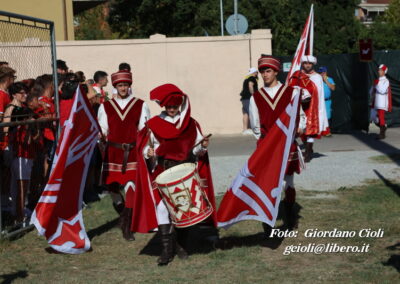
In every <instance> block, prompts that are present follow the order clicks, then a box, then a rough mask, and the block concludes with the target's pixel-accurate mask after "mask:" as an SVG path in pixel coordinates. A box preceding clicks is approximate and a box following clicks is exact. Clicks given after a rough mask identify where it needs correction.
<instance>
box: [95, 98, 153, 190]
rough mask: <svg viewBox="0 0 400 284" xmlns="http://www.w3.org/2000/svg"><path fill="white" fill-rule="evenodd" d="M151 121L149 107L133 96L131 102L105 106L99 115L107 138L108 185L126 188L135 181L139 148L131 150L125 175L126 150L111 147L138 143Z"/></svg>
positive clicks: (105, 178) (118, 100)
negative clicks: (122, 185)
mask: <svg viewBox="0 0 400 284" xmlns="http://www.w3.org/2000/svg"><path fill="white" fill-rule="evenodd" d="M149 117H150V111H149V108H148V106H147V104H146V103H145V102H144V101H142V100H141V99H138V98H135V97H134V96H133V95H130V96H128V97H127V98H124V99H122V98H114V99H112V100H109V101H107V102H105V103H104V104H102V105H101V106H100V108H99V112H98V120H99V124H100V127H101V130H102V133H103V135H104V136H105V137H106V139H107V142H108V144H107V147H106V150H105V155H104V161H103V181H104V183H105V184H111V183H113V182H117V183H119V184H126V183H127V182H128V181H135V179H136V167H137V163H136V162H137V158H136V151H135V146H133V148H132V149H131V150H130V152H129V156H128V160H127V165H126V171H125V173H123V172H122V168H123V161H124V150H123V149H120V148H118V147H114V146H112V144H111V143H117V144H123V143H125V144H130V145H134V144H135V143H136V138H137V133H138V131H139V130H141V129H142V128H143V127H144V125H145V123H146V120H147V119H149Z"/></svg>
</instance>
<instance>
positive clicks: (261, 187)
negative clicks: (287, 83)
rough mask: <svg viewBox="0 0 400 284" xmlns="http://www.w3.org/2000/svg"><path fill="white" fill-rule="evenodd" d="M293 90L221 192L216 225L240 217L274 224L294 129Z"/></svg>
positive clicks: (225, 224)
mask: <svg viewBox="0 0 400 284" xmlns="http://www.w3.org/2000/svg"><path fill="white" fill-rule="evenodd" d="M296 93H297V94H296V95H295V96H294V97H293V98H292V101H291V103H290V104H288V106H287V107H286V109H285V111H284V112H282V114H281V115H280V116H279V118H278V119H277V121H276V122H275V124H274V125H273V127H272V128H271V129H270V131H268V133H267V135H266V136H265V138H264V139H263V140H262V141H261V142H260V144H259V145H258V146H257V149H256V150H255V151H254V153H253V154H252V155H251V156H250V158H249V160H248V161H247V163H246V165H245V166H244V167H243V168H242V169H241V170H240V172H239V174H238V175H237V176H236V178H235V179H234V181H233V182H232V185H231V188H230V189H228V191H227V192H226V193H225V196H224V198H223V199H222V202H221V205H220V207H219V209H218V227H223V228H228V227H229V226H231V225H233V224H235V223H237V222H240V221H244V220H257V221H260V222H263V223H267V224H268V225H270V226H272V227H273V226H274V225H275V222H276V218H277V216H278V208H279V202H280V199H281V193H282V188H283V179H284V177H285V172H286V167H287V163H288V158H289V152H290V146H291V145H292V143H293V140H294V132H295V130H296V129H295V125H296V117H297V112H298V109H299V108H298V106H299V97H300V96H299V92H296Z"/></svg>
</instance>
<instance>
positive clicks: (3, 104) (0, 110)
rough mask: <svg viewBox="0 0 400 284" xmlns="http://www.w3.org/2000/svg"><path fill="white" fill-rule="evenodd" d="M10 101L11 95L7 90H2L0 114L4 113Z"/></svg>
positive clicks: (0, 91)
mask: <svg viewBox="0 0 400 284" xmlns="http://www.w3.org/2000/svg"><path fill="white" fill-rule="evenodd" d="M10 102H11V100H10V95H9V94H8V93H7V92H5V91H3V90H0V114H4V110H5V108H6V106H7V105H8V104H9V103H10Z"/></svg>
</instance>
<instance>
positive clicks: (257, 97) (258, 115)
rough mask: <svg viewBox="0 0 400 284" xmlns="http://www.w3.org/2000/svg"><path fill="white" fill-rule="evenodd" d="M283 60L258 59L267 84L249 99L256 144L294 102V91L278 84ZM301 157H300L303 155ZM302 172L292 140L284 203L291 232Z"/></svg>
mask: <svg viewBox="0 0 400 284" xmlns="http://www.w3.org/2000/svg"><path fill="white" fill-rule="evenodd" d="M280 65H281V64H280V61H279V60H278V59H277V58H274V57H272V56H268V55H262V56H261V58H260V59H259V60H258V70H259V72H260V74H261V77H262V79H263V81H264V87H262V88H261V89H259V90H258V91H257V92H255V93H254V94H253V96H252V97H251V99H250V124H251V127H252V129H253V132H254V135H255V136H256V138H257V139H258V142H257V145H260V143H261V141H262V140H263V139H265V137H266V135H267V133H268V131H269V130H270V129H271V127H273V125H274V124H275V122H276V120H277V119H278V118H279V116H280V115H281V113H282V112H284V111H285V109H286V107H287V105H288V104H289V103H290V102H291V100H292V97H293V94H294V93H295V89H294V88H292V87H288V86H286V85H283V84H282V83H281V82H279V81H278V79H277V75H278V72H279V71H280ZM300 155H301V154H300ZM294 173H298V174H299V173H300V163H299V155H298V151H297V143H296V141H293V143H292V144H291V146H290V153H289V157H288V165H287V167H286V172H285V177H284V180H285V186H284V189H285V199H284V200H283V202H284V204H285V212H286V221H287V226H288V228H289V229H293V228H295V227H296V218H295V214H294V212H293V205H294V203H295V199H296V191H295V188H294V182H293V179H294V177H293V175H294Z"/></svg>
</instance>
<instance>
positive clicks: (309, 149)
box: [304, 142, 314, 163]
mask: <svg viewBox="0 0 400 284" xmlns="http://www.w3.org/2000/svg"><path fill="white" fill-rule="evenodd" d="M313 146H314V143H311V142H307V144H306V151H305V153H304V162H306V163H309V162H310V161H311V159H312V155H313V153H314V150H313Z"/></svg>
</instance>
